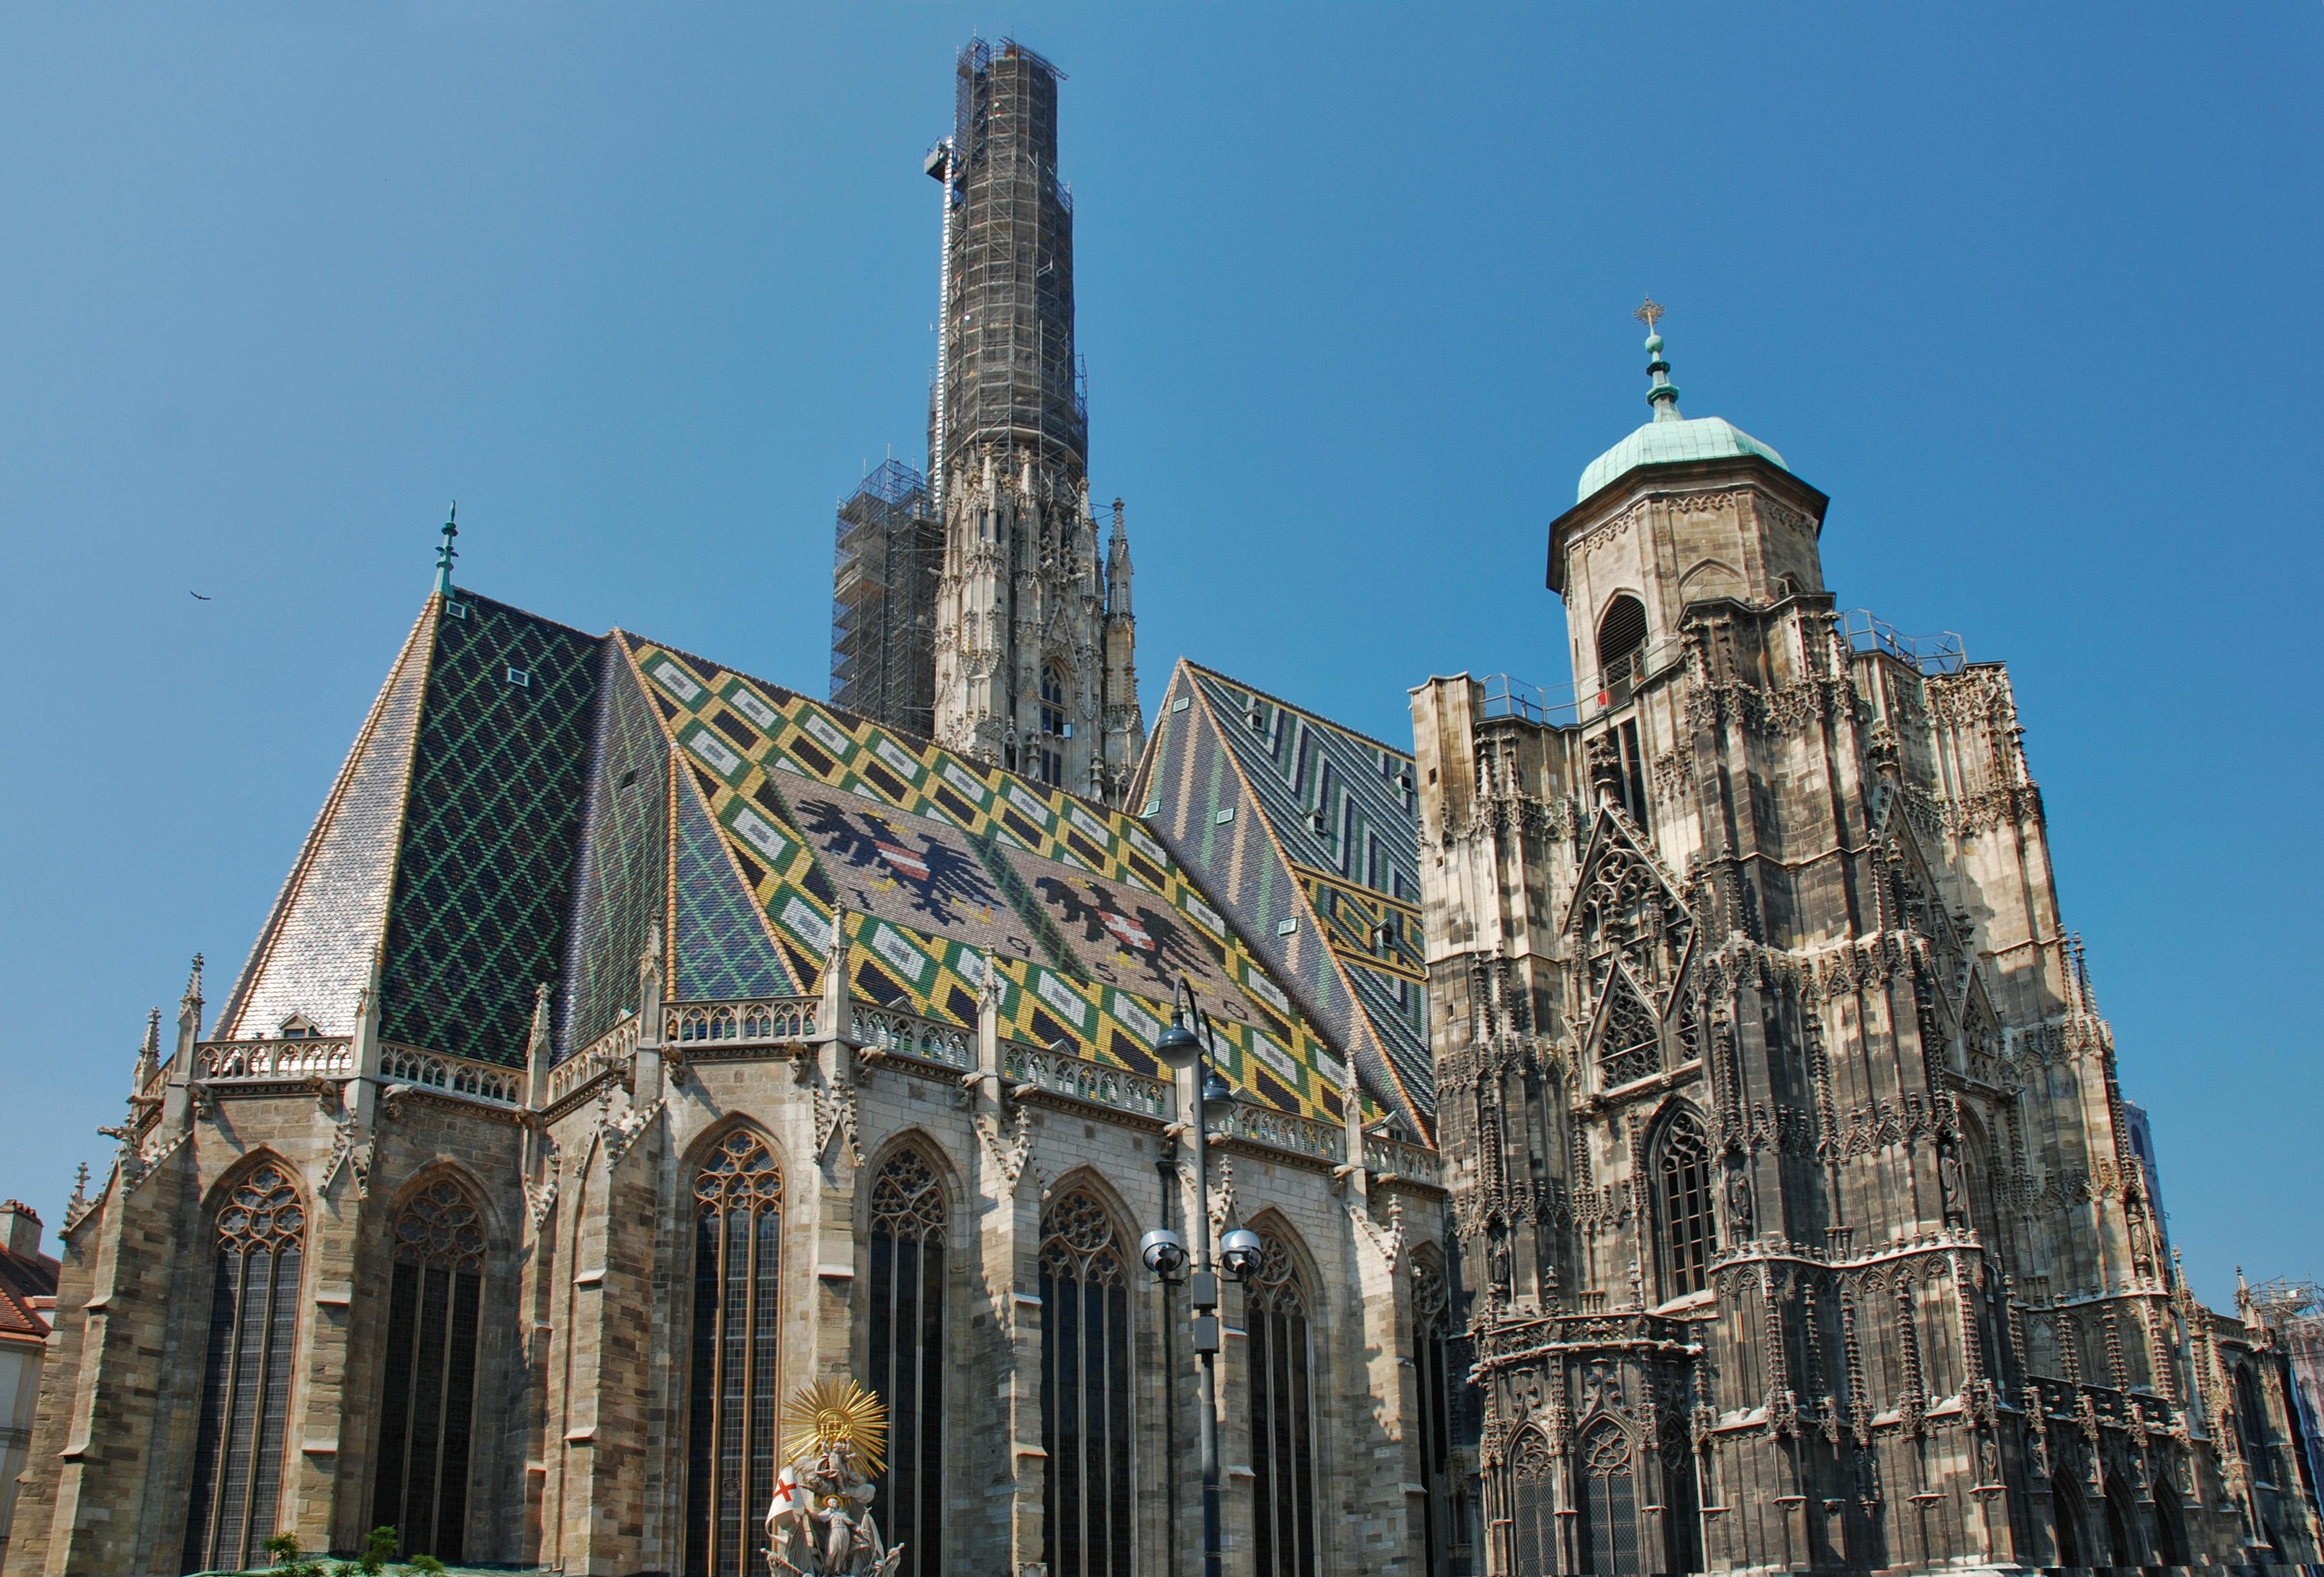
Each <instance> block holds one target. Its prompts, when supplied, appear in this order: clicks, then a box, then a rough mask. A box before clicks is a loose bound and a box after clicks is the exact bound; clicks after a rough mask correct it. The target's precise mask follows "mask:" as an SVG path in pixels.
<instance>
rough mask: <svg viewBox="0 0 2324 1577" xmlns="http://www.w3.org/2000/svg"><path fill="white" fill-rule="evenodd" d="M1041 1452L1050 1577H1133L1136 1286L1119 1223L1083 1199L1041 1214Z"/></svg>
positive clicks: (1078, 1196) (1068, 1199) (1071, 1198)
mask: <svg viewBox="0 0 2324 1577" xmlns="http://www.w3.org/2000/svg"><path fill="white" fill-rule="evenodd" d="M1041 1449H1042V1450H1044V1451H1046V1452H1048V1455H1049V1471H1048V1488H1047V1496H1046V1499H1045V1503H1044V1505H1043V1508H1042V1510H1043V1513H1044V1515H1043V1517H1042V1518H1041V1545H1042V1551H1041V1554H1042V1559H1043V1560H1044V1561H1046V1562H1047V1564H1048V1571H1049V1573H1050V1577H1130V1492H1131V1491H1130V1279H1129V1274H1128V1266H1127V1265H1126V1264H1125V1262H1124V1261H1123V1259H1122V1254H1121V1240H1120V1237H1119V1236H1118V1235H1117V1234H1116V1233H1115V1231H1114V1230H1113V1218H1112V1217H1111V1215H1109V1214H1107V1213H1106V1208H1105V1206H1104V1205H1102V1204H1101V1203H1099V1202H1098V1201H1097V1199H1096V1198H1095V1196H1093V1195H1092V1194H1084V1193H1081V1192H1079V1191H1075V1192H1074V1193H1071V1194H1065V1195H1064V1196H1063V1197H1062V1198H1060V1199H1058V1200H1057V1201H1056V1203H1053V1204H1052V1205H1050V1207H1049V1208H1048V1209H1047V1210H1046V1211H1044V1212H1043V1213H1042V1215H1041Z"/></svg>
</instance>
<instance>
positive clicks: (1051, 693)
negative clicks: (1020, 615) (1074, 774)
mask: <svg viewBox="0 0 2324 1577" xmlns="http://www.w3.org/2000/svg"><path fill="white" fill-rule="evenodd" d="M1032 767H1033V776H1034V777H1036V778H1037V779H1040V780H1041V781H1042V782H1044V783H1047V784H1050V785H1052V786H1055V787H1058V788H1062V787H1063V786H1064V785H1065V670H1064V669H1060V668H1058V667H1057V666H1056V664H1054V663H1047V664H1044V665H1043V666H1042V669H1041V736H1040V738H1039V739H1038V740H1037V742H1035V744H1034V746H1033V761H1032Z"/></svg>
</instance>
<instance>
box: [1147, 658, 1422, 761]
mask: <svg viewBox="0 0 2324 1577" xmlns="http://www.w3.org/2000/svg"><path fill="white" fill-rule="evenodd" d="M1178 663H1179V666H1180V667H1182V668H1187V669H1193V670H1194V672H1196V673H1198V674H1208V675H1209V676H1210V677H1211V678H1214V679H1220V680H1223V681H1224V682H1225V683H1227V684H1230V685H1232V686H1234V687H1236V688H1238V689H1243V690H1249V691H1250V693H1251V694H1252V695H1254V696H1258V697H1259V699H1261V700H1263V701H1268V702H1271V703H1272V704H1274V705H1277V706H1280V707H1282V708H1283V709H1284V710H1285V711H1286V712H1296V713H1298V714H1299V715H1300V716H1302V717H1305V719H1307V721H1308V722H1310V723H1319V724H1323V726H1324V727H1325V728H1329V729H1333V730H1334V731H1336V732H1338V733H1344V734H1346V735H1347V736H1348V737H1349V738H1350V739H1360V740H1362V741H1363V742H1365V743H1366V744H1369V745H1376V746H1378V747H1379V749H1381V750H1384V751H1386V752H1388V754H1390V755H1392V756H1401V757H1403V758H1404V759H1405V760H1406V761H1412V760H1414V759H1415V758H1414V756H1413V753H1412V752H1410V751H1408V750H1405V749H1403V748H1401V747H1400V746H1397V745H1392V744H1390V743H1388V741H1386V740H1384V739H1377V738H1374V737H1373V736H1372V735H1370V734H1369V733H1365V732H1364V731H1363V730H1361V729H1360V728H1350V727H1349V726H1348V725H1347V724H1344V723H1340V722H1336V721H1334V720H1333V719H1332V718H1329V717H1326V716H1324V715H1323V714H1322V713H1321V712H1316V711H1313V710H1311V709H1310V708H1308V707H1305V706H1302V705H1299V703H1298V702H1296V701H1286V700H1285V699H1284V698H1283V697H1282V696H1277V695H1276V694H1274V693H1273V692H1272V691H1268V690H1262V689H1260V688H1259V687H1258V686H1257V685H1254V684H1250V683H1247V682H1246V681H1244V680H1242V679H1239V678H1235V677H1234V675H1232V674H1231V673H1223V672H1222V671H1221V670H1219V669H1214V668H1212V667H1210V666H1209V665H1208V664H1205V663H1199V662H1196V661H1195V660H1194V659H1193V658H1191V657H1182V658H1180V659H1178Z"/></svg>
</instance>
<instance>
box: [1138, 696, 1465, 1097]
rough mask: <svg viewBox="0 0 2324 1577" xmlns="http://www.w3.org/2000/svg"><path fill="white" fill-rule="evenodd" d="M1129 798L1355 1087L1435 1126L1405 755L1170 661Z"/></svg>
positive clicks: (1416, 866)
mask: <svg viewBox="0 0 2324 1577" xmlns="http://www.w3.org/2000/svg"><path fill="white" fill-rule="evenodd" d="M1133 799H1134V800H1135V801H1136V803H1138V805H1139V807H1140V810H1141V811H1142V813H1143V815H1144V816H1145V817H1146V818H1147V819H1148V822H1149V823H1150V825H1152V826H1153V828H1154V830H1155V831H1156V832H1157V834H1158V835H1160V836H1161V838H1162V840H1163V841H1164V842H1165V843H1167V844H1169V846H1170V848H1171V850H1172V851H1173V853H1176V855H1177V856H1178V858H1179V859H1180V860H1181V861H1182V862H1185V864H1186V865H1187V866H1188V867H1189V868H1190V869H1191V870H1193V871H1194V872H1195V873H1196V874H1197V876H1198V877H1199V878H1200V880H1201V881H1203V884H1204V886H1205V887H1206V888H1207V889H1208V890H1210V891H1212V892H1213V893H1215V894H1216V895H1217V896H1218V897H1219V898H1220V899H1221V900H1222V902H1223V903H1224V904H1225V905H1226V908H1227V910H1228V912H1229V913H1230V915H1231V917H1232V918H1234V920H1235V922H1236V923H1237V925H1238V926H1239V927H1240V928H1241V929H1242V931H1243V933H1244V934H1245V935H1246V936H1250V937H1252V938H1253V940H1254V943H1255V945H1257V946H1259V948H1260V949H1262V950H1263V951H1264V953H1265V954H1266V956H1267V960H1268V963H1269V964H1270V965H1271V966H1272V967H1273V969H1274V971H1275V973H1277V975H1278V976H1280V977H1281V978H1282V979H1283V980H1284V981H1285V982H1286V984H1287V985H1288V986H1289V987H1290V988H1291V989H1292V991H1294V992H1295V993H1296V995H1297V997H1298V999H1299V1001H1300V1002H1301V1004H1302V1005H1303V1006H1304V1007H1305V1008H1306V1009H1307V1010H1308V1012H1309V1013H1310V1014H1311V1015H1312V1016H1313V1017H1314V1019H1315V1021H1316V1022H1317V1023H1319V1024H1320V1025H1322V1026H1323V1028H1324V1030H1325V1032H1326V1033H1327V1034H1329V1035H1330V1036H1331V1037H1333V1044H1334V1045H1335V1046H1338V1047H1342V1048H1344V1049H1345V1050H1346V1052H1347V1055H1349V1056H1351V1057H1352V1059H1353V1061H1354V1063H1355V1065H1356V1067H1357V1070H1358V1072H1359V1074H1360V1076H1361V1078H1362V1080H1363V1082H1364V1085H1365V1088H1366V1090H1367V1092H1368V1093H1369V1094H1370V1095H1371V1096H1372V1098H1373V1099H1374V1100H1376V1101H1378V1102H1380V1103H1381V1104H1382V1105H1383V1106H1384V1107H1386V1108H1388V1109H1390V1110H1393V1111H1398V1112H1400V1113H1401V1114H1402V1115H1403V1116H1404V1117H1405V1119H1406V1120H1407V1121H1408V1122H1409V1123H1410V1124H1411V1125H1412V1127H1413V1128H1414V1129H1415V1130H1417V1131H1419V1132H1421V1133H1424V1134H1425V1133H1429V1132H1432V1131H1433V1130H1434V1117H1435V1105H1436V1102H1435V1079H1434V1063H1433V1061H1432V1059H1431V1055H1430V1051H1429V1046H1428V1009H1427V992H1426V981H1427V974H1426V971H1425V968H1424V966H1423V964H1422V961H1421V954H1420V874H1419V837H1418V833H1417V831H1416V825H1415V821H1414V816H1415V804H1416V802H1415V799H1414V798H1413V784H1412V757H1411V756H1410V755H1409V754H1408V753H1406V752H1403V751H1400V750H1397V748H1396V747H1394V746H1393V745H1388V744H1384V743H1382V742H1379V740H1375V739H1369V738H1367V737H1366V736H1364V735H1362V734H1360V733H1356V732H1354V731H1353V730H1351V729H1348V728H1343V727H1342V726H1341V725H1340V724H1336V723H1333V722H1332V721H1331V720H1330V719H1328V718H1325V717H1322V716H1319V715H1316V714H1314V713H1312V712H1308V711H1305V710H1304V709H1302V708H1300V707H1296V706H1294V705H1290V704H1288V703H1287V702H1285V701H1282V700H1280V699H1278V698H1277V697H1276V696H1270V695H1268V694H1267V693H1266V692H1265V691H1262V690H1259V689H1256V688H1254V687H1251V686H1249V685H1246V684H1243V683H1241V682H1240V681H1239V680H1235V679H1231V678H1227V677H1226V676H1225V675H1223V674H1220V673H1215V672H1213V671H1212V670H1211V669H1204V668H1201V667H1198V666H1197V665H1195V664H1194V663H1190V662H1185V661H1181V662H1180V663H1179V664H1178V666H1177V668H1176V670H1175V671H1174V672H1173V673H1172V675H1171V678H1170V687H1169V689H1168V692H1167V694H1166V695H1165V696H1164V699H1163V704H1162V708H1161V711H1160V712H1159V713H1158V714H1157V723H1156V724H1155V729H1154V733H1153V736H1152V738H1151V739H1150V741H1149V742H1148V746H1147V754H1146V761H1145V763H1144V765H1143V766H1142V768H1141V770H1140V774H1139V781H1138V783H1137V785H1136V787H1135V788H1134V790H1133Z"/></svg>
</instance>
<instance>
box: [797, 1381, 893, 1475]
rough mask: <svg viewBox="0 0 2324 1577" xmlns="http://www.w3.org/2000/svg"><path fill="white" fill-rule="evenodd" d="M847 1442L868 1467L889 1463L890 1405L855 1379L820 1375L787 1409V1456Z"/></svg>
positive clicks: (825, 1449) (826, 1448)
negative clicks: (820, 1377) (819, 1378)
mask: <svg viewBox="0 0 2324 1577" xmlns="http://www.w3.org/2000/svg"><path fill="white" fill-rule="evenodd" d="M835 1445H845V1446H847V1447H849V1448H850V1449H851V1450H853V1452H855V1455H856V1457H857V1459H858V1460H859V1461H861V1462H862V1463H863V1465H864V1467H865V1469H866V1470H867V1471H871V1472H873V1473H877V1472H880V1471H881V1470H883V1469H884V1468H886V1466H887V1465H888V1463H887V1457H886V1451H887V1446H888V1408H887V1405H886V1404H885V1403H883V1402H881V1400H880V1398H879V1397H876V1396H874V1395H872V1394H871V1392H870V1391H867V1390H865V1389H864V1388H862V1386H860V1385H857V1384H856V1383H855V1382H854V1381H853V1380H852V1379H847V1380H835V1379H830V1380H817V1381H816V1383H815V1384H813V1385H811V1386H801V1387H800V1388H798V1390H796V1391H794V1392H792V1393H791V1399H790V1401H789V1403H788V1405H787V1406H785V1407H784V1408H783V1455H784V1456H786V1457H788V1458H790V1459H792V1460H794V1461H795V1460H797V1459H798V1458H799V1457H803V1456H807V1455H809V1454H811V1453H813V1452H820V1451H828V1450H830V1449H831V1448H832V1447H833V1446H835Z"/></svg>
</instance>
